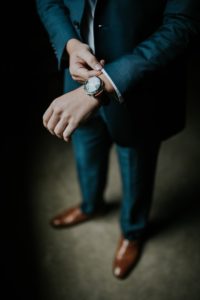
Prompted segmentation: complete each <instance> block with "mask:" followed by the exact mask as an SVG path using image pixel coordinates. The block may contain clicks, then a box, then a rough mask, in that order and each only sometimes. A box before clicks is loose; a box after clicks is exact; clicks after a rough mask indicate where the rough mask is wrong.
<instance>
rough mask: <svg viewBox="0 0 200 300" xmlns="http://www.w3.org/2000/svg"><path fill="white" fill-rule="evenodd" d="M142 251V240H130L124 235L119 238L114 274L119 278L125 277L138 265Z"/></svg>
mask: <svg viewBox="0 0 200 300" xmlns="http://www.w3.org/2000/svg"><path fill="white" fill-rule="evenodd" d="M140 253H141V242H140V241H138V240H133V241H132V240H128V239H125V238H124V237H123V236H122V237H121V238H120V240H119V244H118V246H117V250H116V254H115V258H114V261H113V274H114V276H115V277H117V278H118V279H124V278H125V277H127V276H128V275H129V273H130V271H131V270H132V269H133V267H134V266H135V265H136V263H137V261H138V259H139V256H140Z"/></svg>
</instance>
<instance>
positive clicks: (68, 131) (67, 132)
mask: <svg viewBox="0 0 200 300" xmlns="http://www.w3.org/2000/svg"><path fill="white" fill-rule="evenodd" d="M76 128H77V126H76V125H75V124H74V123H72V122H69V123H68V125H67V127H66V128H65V130H64V132H63V139H64V140H65V141H66V142H69V140H70V136H71V134H72V133H73V132H74V130H75V129H76Z"/></svg>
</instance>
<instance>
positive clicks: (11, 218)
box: [1, 1, 200, 299]
mask: <svg viewBox="0 0 200 300" xmlns="http://www.w3.org/2000/svg"><path fill="white" fill-rule="evenodd" d="M27 2H28V3H27ZM22 4H23V5H22ZM2 13H3V14H5V18H6V20H5V21H3V24H2V29H3V35H2V49H1V50H2V51H3V54H2V56H1V59H2V62H1V66H2V68H1V70H2V78H3V82H2V83H3V84H2V93H1V158H2V164H1V165H2V168H1V175H2V180H1V183H2V188H1V203H2V207H1V222H2V226H1V228H2V236H1V250H2V254H1V264H2V267H1V271H2V272H1V273H2V276H3V279H4V281H3V285H2V287H3V290H5V293H6V297H4V298H5V299H10V298H11V296H15V298H19V299H38V297H37V293H38V291H39V282H38V273H37V272H38V269H37V261H36V257H35V251H34V248H35V245H34V243H33V239H32V231H31V226H30V223H31V220H30V218H31V213H30V208H29V197H30V185H31V179H30V178H31V176H30V173H29V165H30V163H31V162H30V160H31V153H32V151H34V147H35V145H36V144H37V141H38V138H39V137H40V135H41V133H42V132H43V130H44V129H43V127H42V114H43V112H44V111H45V109H46V107H47V106H48V104H49V103H50V102H51V101H52V100H53V99H54V98H55V97H56V96H58V95H60V94H61V92H62V80H61V79H62V74H61V73H58V72H57V62H56V59H55V57H54V53H53V50H52V49H51V46H50V44H49V41H48V37H47V34H46V32H45V30H44V29H43V26H42V24H41V23H40V20H39V18H38V16H37V13H36V9H35V4H34V1H26V2H24V3H21V6H20V7H19V4H18V3H15V2H14V1H13V3H10V2H9V3H8V4H6V5H5V7H3V9H2ZM199 53H200V47H199V46H198V47H196V49H195V50H194V51H193V52H192V55H191V57H190V61H189V64H188V86H189V88H190V91H189V95H190V97H189V98H188V102H189V105H190V106H192V107H193V111H194V112H195V116H197V114H199V112H200V109H199V99H200V71H199V67H200V58H199ZM199 125H200V121H199ZM199 150H200V149H199Z"/></svg>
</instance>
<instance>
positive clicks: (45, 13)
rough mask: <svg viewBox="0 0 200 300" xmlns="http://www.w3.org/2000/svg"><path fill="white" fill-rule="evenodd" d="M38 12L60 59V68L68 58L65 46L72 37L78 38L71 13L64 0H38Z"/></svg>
mask: <svg viewBox="0 0 200 300" xmlns="http://www.w3.org/2000/svg"><path fill="white" fill-rule="evenodd" d="M36 5H37V10H38V14H39V16H40V19H41V21H42V22H43V24H44V26H45V28H46V30H47V32H48V34H49V37H50V41H51V44H52V47H53V49H54V51H55V54H56V56H57V59H58V68H59V69H60V68H61V66H62V64H63V63H64V62H65V61H67V60H68V56H67V52H66V51H65V46H66V43H67V41H68V40H70V39H71V38H76V39H78V36H77V33H76V32H75V30H74V28H73V25H72V23H71V21H70V19H69V13H68V10H67V8H66V6H64V4H63V1H62V0H36Z"/></svg>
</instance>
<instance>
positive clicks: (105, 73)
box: [101, 69, 124, 103]
mask: <svg viewBox="0 0 200 300" xmlns="http://www.w3.org/2000/svg"><path fill="white" fill-rule="evenodd" d="M101 72H102V73H103V74H104V75H105V76H106V77H107V79H108V80H109V81H110V83H111V84H112V86H113V87H114V89H115V96H116V99H117V101H118V102H119V103H123V102H124V98H123V97H122V94H121V93H120V91H119V90H118V88H117V87H116V85H115V84H114V82H113V81H112V79H111V78H110V76H109V75H108V73H107V72H106V71H105V69H102V70H101Z"/></svg>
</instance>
